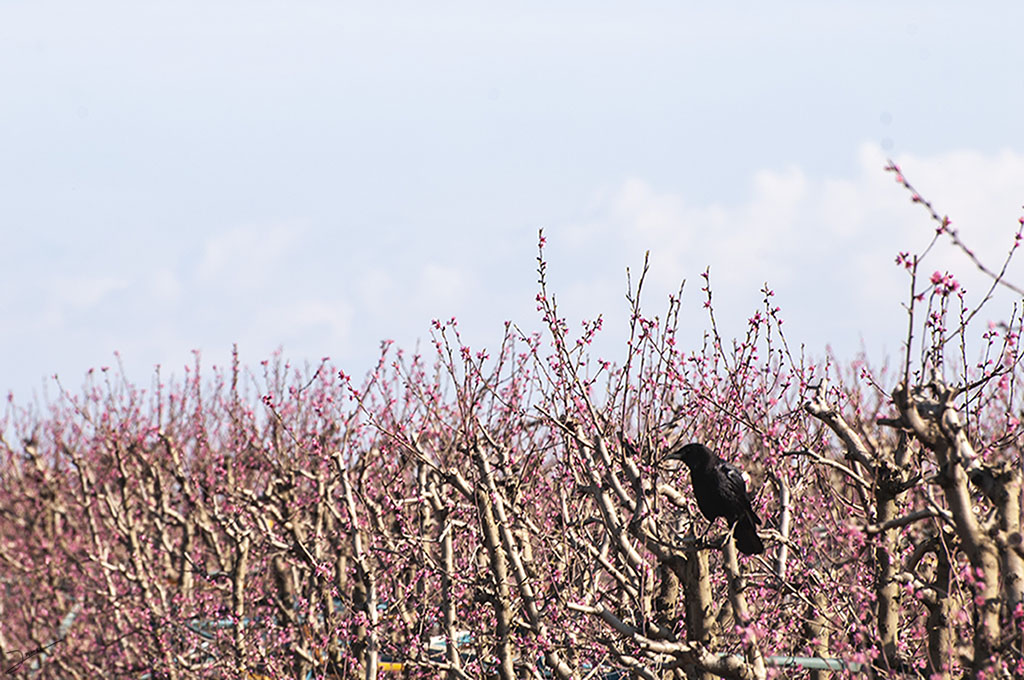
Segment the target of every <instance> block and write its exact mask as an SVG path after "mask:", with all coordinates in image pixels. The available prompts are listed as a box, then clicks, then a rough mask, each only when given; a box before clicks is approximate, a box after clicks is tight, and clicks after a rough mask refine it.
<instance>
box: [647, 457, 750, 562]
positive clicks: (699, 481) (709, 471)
mask: <svg viewBox="0 0 1024 680" xmlns="http://www.w3.org/2000/svg"><path fill="white" fill-rule="evenodd" d="M665 459H666V460H681V461H683V462H684V463H686V466H687V467H688V468H690V481H691V483H692V484H693V495H694V496H696V497H697V507H698V508H700V512H701V514H702V515H704V517H706V518H707V520H708V521H709V522H714V521H715V519H716V518H718V517H724V518H725V521H726V522H728V524H729V526H730V527H734V528H733V535H734V536H735V537H736V547H737V548H738V549H739V551H740V552H741V553H745V554H747V555H759V554H761V553H763V552H764V544H763V543H762V542H761V538H760V537H759V536H758V535H757V529H756V528H755V525H757V524H760V523H761V520H760V518H758V516H757V513H755V512H754V508H753V507H751V505H750V498H749V497H748V496H747V483H746V482H745V481H744V479H743V471H742V470H740V469H739V468H738V467H736V466H735V465H732V464H731V463H727V462H725V461H724V460H722V459H721V458H719V457H718V456H716V455H715V454H714V453H712V451H711V449H709V448H708V447H706V446H704V445H703V444H687V445H686V446H683V447H681V448H676V449H673V450H671V451H669V453H668V455H667V456H665Z"/></svg>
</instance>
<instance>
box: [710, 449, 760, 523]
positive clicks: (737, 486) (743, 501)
mask: <svg viewBox="0 0 1024 680" xmlns="http://www.w3.org/2000/svg"><path fill="white" fill-rule="evenodd" d="M716 467H717V469H716V472H717V473H718V474H717V475H716V476H717V477H718V481H719V484H718V487H719V489H720V490H721V495H722V503H723V505H724V506H725V507H727V508H728V510H729V513H728V514H726V515H725V517H726V519H727V520H729V521H730V522H735V521H736V520H738V519H740V518H742V517H743V516H744V515H748V514H749V517H750V519H751V520H752V521H753V522H754V524H760V523H761V519H760V518H759V517H758V516H757V513H755V512H754V508H753V507H752V506H751V505H750V498H749V497H748V496H747V483H746V481H745V480H744V479H743V471H742V470H740V469H739V468H738V467H736V466H735V465H732V464H731V463H726V462H725V461H723V460H720V461H718V465H717V466H716Z"/></svg>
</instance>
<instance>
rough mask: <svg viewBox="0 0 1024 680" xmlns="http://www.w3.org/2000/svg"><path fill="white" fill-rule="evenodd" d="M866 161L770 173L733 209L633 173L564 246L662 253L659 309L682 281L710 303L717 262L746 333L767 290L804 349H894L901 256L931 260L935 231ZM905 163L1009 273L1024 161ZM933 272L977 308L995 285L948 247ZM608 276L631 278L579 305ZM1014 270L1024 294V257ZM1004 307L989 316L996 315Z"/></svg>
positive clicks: (956, 156)
mask: <svg viewBox="0 0 1024 680" xmlns="http://www.w3.org/2000/svg"><path fill="white" fill-rule="evenodd" d="M858 160H859V163H858V166H859V167H858V170H857V172H856V174H855V175H853V176H851V177H839V178H834V177H833V178H812V177H809V176H808V175H807V173H805V172H804V171H803V170H801V169H800V168H796V167H790V168H786V169H784V170H761V171H760V172H758V173H756V174H755V175H754V176H753V177H752V178H751V180H750V184H749V189H747V191H746V192H744V191H743V190H742V188H741V189H739V190H738V191H737V199H736V201H735V202H731V203H728V204H724V203H721V204H720V203H710V204H708V203H705V204H701V203H700V202H699V201H695V200H692V199H691V198H690V197H688V196H686V194H685V190H683V191H665V190H660V189H658V188H655V187H653V186H651V185H650V184H648V183H646V182H644V181H643V180H641V179H637V178H631V179H628V180H626V181H624V182H623V183H622V184H621V185H620V186H619V187H618V188H617V189H615V190H613V191H610V192H607V193H606V194H605V197H604V200H603V205H601V206H599V207H598V208H597V209H596V210H595V214H594V215H593V216H592V217H591V219H590V220H589V221H587V222H585V223H580V224H577V225H571V226H568V227H566V229H565V233H566V240H565V242H566V243H567V244H569V245H570V247H572V248H584V247H595V248H598V247H599V248H601V249H602V250H603V251H604V253H603V255H602V257H604V258H607V257H608V252H609V251H610V252H612V253H614V254H615V255H616V260H617V262H621V263H623V264H624V263H630V264H632V268H633V269H634V271H635V270H636V269H637V268H638V265H639V263H640V262H641V261H642V257H643V251H644V250H646V249H650V250H651V265H652V268H651V275H650V277H649V281H650V282H652V283H654V284H655V285H654V286H653V290H651V289H650V288H649V289H648V293H649V295H648V297H647V300H648V303H650V304H652V305H653V306H654V309H658V308H660V307H661V306H662V305H663V303H662V302H661V300H663V296H664V295H665V294H667V293H669V292H671V291H674V290H675V288H676V287H677V286H678V283H679V281H680V280H681V279H683V278H685V279H687V280H688V281H689V283H688V294H689V304H690V306H691V307H693V308H699V307H700V305H699V304H697V303H696V300H698V299H699V298H700V293H699V291H698V288H699V274H700V272H702V271H703V270H704V268H705V267H706V266H709V265H710V267H711V273H712V284H713V288H714V290H715V294H716V299H717V300H718V303H719V319H720V320H721V319H722V318H723V317H729V318H731V319H732V320H733V323H734V326H733V332H736V331H738V330H739V329H738V327H737V326H736V325H735V324H740V323H742V322H743V321H745V319H746V318H747V317H748V316H749V315H750V313H751V312H752V311H753V310H754V309H755V308H756V306H757V301H758V299H759V297H760V295H759V293H758V290H759V289H760V288H761V286H762V285H763V284H764V283H765V282H766V281H767V282H769V284H770V285H771V287H772V288H773V289H775V291H776V294H777V295H776V299H775V303H776V304H780V305H782V307H783V310H784V313H786V318H787V321H788V322H789V321H791V323H790V327H791V328H792V329H793V330H794V331H796V332H797V333H798V335H797V337H796V338H795V339H796V340H797V341H798V342H799V341H802V340H804V339H806V340H807V341H808V343H809V347H812V348H816V351H821V350H822V349H824V346H825V344H826V343H832V344H834V345H836V346H837V347H838V348H842V349H844V350H856V349H857V347H858V343H859V339H858V336H860V335H861V334H863V337H865V338H866V339H867V340H868V341H869V342H872V343H874V342H885V344H886V346H887V348H888V350H889V351H892V350H893V349H895V348H896V347H897V346H898V344H899V342H900V339H901V338H902V331H901V329H902V327H903V325H904V323H905V317H904V316H903V312H902V311H901V309H900V307H899V305H900V302H902V300H903V298H904V297H905V295H906V290H907V278H906V275H905V273H904V272H903V271H902V270H901V269H900V268H898V267H896V266H895V264H894V258H895V256H896V254H897V253H898V252H900V251H910V252H920V251H922V250H923V248H924V247H925V246H926V245H927V244H928V242H929V241H930V239H931V238H932V236H933V235H934V233H935V226H936V225H935V223H934V222H932V221H931V220H930V219H929V217H928V214H927V213H926V212H925V210H924V209H923V208H922V206H920V205H915V204H913V203H912V202H911V200H910V195H909V194H908V193H907V192H906V190H904V189H903V188H902V187H900V186H899V185H897V184H896V183H895V181H894V178H893V176H892V175H891V174H890V173H886V172H884V171H883V168H884V166H885V163H886V159H885V155H884V154H883V152H882V150H881V149H880V148H879V147H878V146H876V145H874V144H865V145H863V146H862V147H861V149H860V150H859V152H858ZM895 161H896V162H897V163H898V164H899V165H900V166H901V168H902V169H903V171H904V173H905V174H906V176H907V177H908V179H909V180H910V181H911V182H912V183H913V184H914V185H915V187H916V188H917V189H918V190H919V191H920V192H921V193H922V194H923V195H924V196H925V197H926V198H928V199H929V200H931V201H932V202H933V204H934V205H935V207H936V209H937V210H939V211H940V213H947V214H949V215H950V217H951V219H952V220H953V225H954V226H955V227H958V228H959V229H960V236H961V237H962V238H963V240H964V241H965V242H966V243H967V244H968V245H969V246H970V247H971V248H972V249H974V250H975V252H977V253H978V255H979V257H981V258H982V259H983V261H985V262H986V263H987V264H988V266H989V267H990V268H993V269H998V267H999V266H1001V263H1002V260H1003V258H1004V257H1005V255H1006V252H1007V249H1008V248H1009V246H1010V245H1011V244H1012V242H1013V235H1014V233H1015V229H1016V227H1017V218H1018V216H1020V214H1021V209H1020V203H1021V202H1024V154H1019V153H1014V152H1010V151H1003V152H1000V153H997V154H992V155H985V154H982V153H979V152H973V151H971V152H964V151H954V152H949V153H943V154H938V155H935V156H929V157H919V156H912V155H906V156H901V157H898V158H896V159H895ZM608 244H615V245H616V246H617V247H615V248H611V249H609V248H608V247H607V245H608ZM923 268H924V269H925V270H927V271H926V272H925V276H926V277H927V275H928V274H930V273H931V272H932V271H934V270H949V271H952V272H954V273H955V274H956V275H957V276H958V277H959V278H960V279H961V280H962V281H963V282H964V283H965V285H966V286H967V287H968V290H969V291H970V292H971V293H972V294H974V298H973V299H974V301H975V302H977V300H978V298H979V297H980V295H981V294H982V293H983V291H984V289H985V288H987V286H988V284H989V280H988V279H986V278H985V277H984V276H983V275H981V274H980V273H978V272H977V270H976V269H975V267H974V266H973V264H971V263H970V261H969V260H968V259H967V258H966V257H965V256H964V255H963V253H961V252H959V251H958V250H957V249H956V248H955V247H953V246H952V245H951V244H950V243H949V240H948V239H946V238H943V239H941V240H940V242H939V243H938V244H936V246H935V248H934V249H933V250H932V252H931V253H930V254H929V256H928V258H927V259H926V260H925V261H924V264H923ZM609 275H610V276H616V275H617V276H618V277H619V279H618V280H619V281H622V278H621V274H616V273H609V274H602V276H601V278H603V279H604V280H597V279H593V280H591V281H590V282H589V283H587V284H582V283H580V284H578V286H577V288H578V295H576V296H575V297H576V299H577V300H581V301H582V300H584V299H585V298H586V292H585V291H586V290H588V289H589V290H591V291H602V293H601V294H602V295H605V294H606V293H605V291H607V290H609V288H611V289H615V288H618V289H619V290H621V289H622V288H623V286H622V285H621V284H619V285H618V286H616V285H615V283H617V282H612V283H609V281H610V278H609ZM1008 275H1009V276H1008V277H1009V278H1010V279H1011V280H1013V281H1014V282H1015V283H1017V284H1018V285H1024V253H1019V254H1018V260H1017V261H1016V262H1015V263H1014V264H1013V266H1012V267H1011V269H1010V270H1009V272H1008ZM651 293H653V294H654V295H655V296H656V297H653V298H652V297H651V295H650V294H651ZM695 298H696V299H695ZM655 303H656V304H655ZM1001 311H1002V310H1001V309H997V308H996V307H995V306H993V307H992V308H991V309H989V313H991V314H993V315H997V313H998V312H1001ZM791 339H794V338H792V337H791Z"/></svg>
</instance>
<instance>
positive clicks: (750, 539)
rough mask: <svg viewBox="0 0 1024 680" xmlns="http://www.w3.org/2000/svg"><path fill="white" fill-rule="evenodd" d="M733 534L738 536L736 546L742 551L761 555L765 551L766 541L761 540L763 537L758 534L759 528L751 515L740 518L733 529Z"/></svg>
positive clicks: (747, 553)
mask: <svg viewBox="0 0 1024 680" xmlns="http://www.w3.org/2000/svg"><path fill="white" fill-rule="evenodd" d="M733 536H735V537H736V548H737V549H738V550H739V551H740V552H741V553H743V554H745V555H760V554H761V553H763V552H764V543H762V542H761V537H760V536H758V535H757V529H755V528H754V524H753V522H751V521H750V518H749V517H742V518H740V521H738V522H737V523H736V528H735V529H734V530H733Z"/></svg>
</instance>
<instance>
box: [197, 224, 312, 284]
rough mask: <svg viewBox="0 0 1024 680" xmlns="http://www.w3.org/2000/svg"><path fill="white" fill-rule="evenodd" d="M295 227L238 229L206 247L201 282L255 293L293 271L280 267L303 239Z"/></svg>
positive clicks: (200, 270)
mask: <svg viewBox="0 0 1024 680" xmlns="http://www.w3.org/2000/svg"><path fill="white" fill-rule="evenodd" d="M301 232H302V229H301V228H300V227H299V226H298V225H295V224H275V225H270V226H247V227H235V228H233V229H229V230H228V231H224V232H221V233H219V234H216V235H214V236H211V237H210V238H208V239H207V240H206V242H205V243H204V244H203V253H202V258H201V260H200V262H199V267H198V272H197V273H198V276H199V279H200V280H201V281H203V282H206V283H211V282H217V283H218V284H220V285H223V286H226V287H228V288H230V289H232V290H235V291H242V290H248V289H252V288H254V287H257V286H259V285H260V284H262V283H263V282H265V281H268V280H270V279H272V278H274V277H275V276H278V275H280V273H281V271H283V270H285V269H290V265H289V267H283V266H280V265H281V263H282V260H284V258H285V256H287V255H288V254H289V251H290V250H291V248H292V247H293V246H294V245H295V243H296V242H297V241H298V239H299V237H300V236H301Z"/></svg>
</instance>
